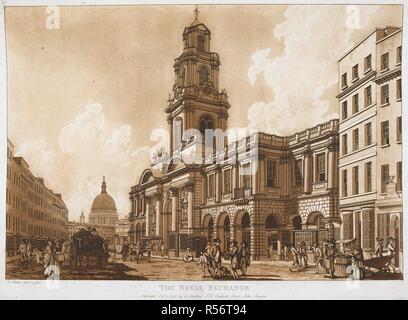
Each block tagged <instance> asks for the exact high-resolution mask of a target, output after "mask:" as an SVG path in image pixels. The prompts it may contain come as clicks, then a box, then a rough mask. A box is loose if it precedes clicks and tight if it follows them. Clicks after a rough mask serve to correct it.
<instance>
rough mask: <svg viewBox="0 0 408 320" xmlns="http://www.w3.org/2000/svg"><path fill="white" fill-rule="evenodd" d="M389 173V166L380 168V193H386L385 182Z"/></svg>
mask: <svg viewBox="0 0 408 320" xmlns="http://www.w3.org/2000/svg"><path fill="white" fill-rule="evenodd" d="M389 173H390V166H389V165H388V164H384V165H382V166H381V193H386V192H387V181H388V177H389Z"/></svg>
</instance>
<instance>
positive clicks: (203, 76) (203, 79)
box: [198, 66, 208, 85]
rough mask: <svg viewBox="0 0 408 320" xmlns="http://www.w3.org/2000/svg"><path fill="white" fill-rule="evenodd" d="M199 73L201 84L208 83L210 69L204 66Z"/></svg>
mask: <svg viewBox="0 0 408 320" xmlns="http://www.w3.org/2000/svg"><path fill="white" fill-rule="evenodd" d="M198 73H199V81H200V85H202V84H204V83H206V82H207V81H208V70H207V68H206V67H204V66H202V67H201V68H200V71H199V72H198Z"/></svg>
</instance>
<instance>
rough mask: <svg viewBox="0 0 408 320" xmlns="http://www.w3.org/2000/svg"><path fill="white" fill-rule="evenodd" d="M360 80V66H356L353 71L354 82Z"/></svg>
mask: <svg viewBox="0 0 408 320" xmlns="http://www.w3.org/2000/svg"><path fill="white" fill-rule="evenodd" d="M357 79H358V64H356V65H355V66H354V67H353V69H352V80H353V81H355V80H357Z"/></svg>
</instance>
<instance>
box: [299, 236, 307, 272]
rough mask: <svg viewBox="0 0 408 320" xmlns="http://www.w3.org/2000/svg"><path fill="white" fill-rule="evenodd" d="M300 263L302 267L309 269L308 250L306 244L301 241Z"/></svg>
mask: <svg viewBox="0 0 408 320" xmlns="http://www.w3.org/2000/svg"><path fill="white" fill-rule="evenodd" d="M298 252H299V253H298V254H299V263H300V266H301V267H304V268H307V249H306V242H304V241H301V242H300V243H299V249H298Z"/></svg>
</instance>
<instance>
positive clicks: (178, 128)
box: [173, 117, 183, 150]
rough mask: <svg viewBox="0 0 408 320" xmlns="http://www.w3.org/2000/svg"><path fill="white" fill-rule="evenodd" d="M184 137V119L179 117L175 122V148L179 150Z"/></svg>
mask: <svg viewBox="0 0 408 320" xmlns="http://www.w3.org/2000/svg"><path fill="white" fill-rule="evenodd" d="M182 137H183V119H182V118H180V117H177V118H176V119H174V123H173V139H174V140H173V146H174V147H173V149H174V150H178V149H179V148H181V140H182Z"/></svg>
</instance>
